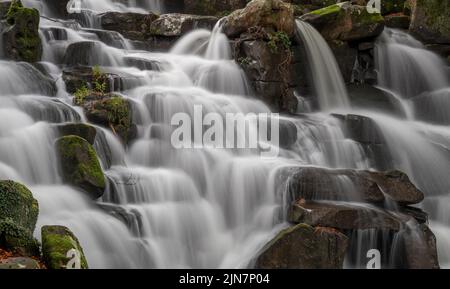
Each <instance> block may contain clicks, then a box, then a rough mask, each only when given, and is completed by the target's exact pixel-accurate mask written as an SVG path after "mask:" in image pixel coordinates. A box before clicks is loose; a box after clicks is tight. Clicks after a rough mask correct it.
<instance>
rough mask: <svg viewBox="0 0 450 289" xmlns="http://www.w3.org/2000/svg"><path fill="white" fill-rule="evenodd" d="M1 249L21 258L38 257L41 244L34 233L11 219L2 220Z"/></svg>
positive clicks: (0, 224)
mask: <svg viewBox="0 0 450 289" xmlns="http://www.w3.org/2000/svg"><path fill="white" fill-rule="evenodd" d="M0 248H3V249H6V250H8V251H11V252H14V253H16V254H19V255H21V256H38V255H39V244H38V242H37V241H36V239H34V237H33V234H32V231H30V230H28V229H27V228H25V227H23V226H20V225H19V224H17V223H16V222H14V220H13V219H11V218H5V219H0Z"/></svg>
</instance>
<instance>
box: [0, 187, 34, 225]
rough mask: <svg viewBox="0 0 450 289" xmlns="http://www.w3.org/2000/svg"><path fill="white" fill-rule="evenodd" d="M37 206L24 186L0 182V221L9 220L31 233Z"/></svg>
mask: <svg viewBox="0 0 450 289" xmlns="http://www.w3.org/2000/svg"><path fill="white" fill-rule="evenodd" d="M38 214H39V204H38V202H37V200H36V199H34V198H33V194H32V193H31V192H30V190H28V189H27V188H26V187H25V186H24V185H22V184H19V183H16V182H14V181H0V220H4V219H11V220H12V221H13V222H14V223H16V224H17V225H19V226H21V227H23V228H25V229H27V230H28V231H30V232H31V233H32V232H33V231H34V227H35V226H36V222H37V217H38Z"/></svg>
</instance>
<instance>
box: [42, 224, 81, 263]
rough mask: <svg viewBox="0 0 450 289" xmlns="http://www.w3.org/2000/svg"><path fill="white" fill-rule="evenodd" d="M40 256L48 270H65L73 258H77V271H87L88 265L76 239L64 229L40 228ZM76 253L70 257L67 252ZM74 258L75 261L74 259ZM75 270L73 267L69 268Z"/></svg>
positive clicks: (60, 227) (58, 227)
mask: <svg viewBox="0 0 450 289" xmlns="http://www.w3.org/2000/svg"><path fill="white" fill-rule="evenodd" d="M41 233H42V256H43V259H44V262H45V265H46V266H47V268H48V269H67V268H68V265H70V264H69V261H70V260H71V259H72V258H74V256H76V257H79V261H80V263H79V265H80V267H79V269H88V263H87V260H86V257H85V255H84V252H83V248H82V247H81V245H80V242H79V241H78V239H77V237H76V236H75V235H74V234H73V233H72V232H71V231H70V230H69V229H68V228H66V227H62V226H44V227H42V231H41ZM71 250H72V252H76V253H75V254H76V255H75V254H73V255H71V254H70V253H69V252H71ZM76 257H75V259H76ZM70 268H75V267H70Z"/></svg>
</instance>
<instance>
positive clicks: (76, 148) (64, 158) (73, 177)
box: [56, 135, 106, 199]
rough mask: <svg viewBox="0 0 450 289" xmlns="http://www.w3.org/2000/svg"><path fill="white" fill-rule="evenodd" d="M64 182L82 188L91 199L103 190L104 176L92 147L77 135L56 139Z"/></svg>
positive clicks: (104, 184)
mask: <svg viewBox="0 0 450 289" xmlns="http://www.w3.org/2000/svg"><path fill="white" fill-rule="evenodd" d="M56 149H57V152H58V155H59V158H60V162H61V169H62V175H63V179H64V181H65V182H67V183H69V184H72V185H74V186H76V187H79V188H80V189H82V190H84V191H85V192H86V193H87V194H88V195H89V196H90V197H91V198H92V199H97V198H99V197H101V196H102V195H103V193H104V191H105V187H106V183H105V176H104V174H103V171H102V168H101V167H100V163H99V161H98V158H97V154H96V152H95V150H94V148H93V147H92V146H91V145H90V144H89V142H88V141H87V140H85V139H83V138H81V137H79V136H74V135H70V136H65V137H62V138H59V139H58V140H57V141H56Z"/></svg>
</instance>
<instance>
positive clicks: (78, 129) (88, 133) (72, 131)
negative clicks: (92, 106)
mask: <svg viewBox="0 0 450 289" xmlns="http://www.w3.org/2000/svg"><path fill="white" fill-rule="evenodd" d="M56 129H57V131H58V133H59V135H60V136H70V135H76V136H79V137H81V138H83V139H85V140H87V141H88V142H89V143H90V144H91V145H94V142H95V137H96V136H97V129H96V128H95V127H93V126H92V125H89V124H86V123H65V124H59V125H56Z"/></svg>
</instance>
